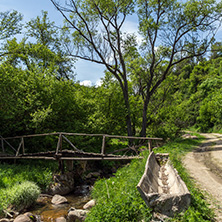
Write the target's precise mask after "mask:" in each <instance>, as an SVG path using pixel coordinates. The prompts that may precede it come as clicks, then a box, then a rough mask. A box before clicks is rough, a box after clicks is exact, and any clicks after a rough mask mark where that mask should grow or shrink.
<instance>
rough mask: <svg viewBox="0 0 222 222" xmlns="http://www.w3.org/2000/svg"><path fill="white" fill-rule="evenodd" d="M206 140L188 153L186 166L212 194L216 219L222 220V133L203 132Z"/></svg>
mask: <svg viewBox="0 0 222 222" xmlns="http://www.w3.org/2000/svg"><path fill="white" fill-rule="evenodd" d="M201 135H203V136H205V138H206V139H205V140H204V141H203V142H202V144H201V146H200V147H198V148H197V149H196V150H195V151H194V152H191V153H188V154H187V155H186V157H185V159H184V166H185V167H186V168H187V170H188V171H189V172H190V175H191V176H192V177H193V178H194V180H195V181H196V182H197V184H198V186H199V187H200V188H201V189H202V190H205V191H206V192H207V193H208V194H209V195H210V196H209V200H210V203H211V205H212V207H213V208H214V209H215V213H216V216H217V217H216V220H217V221H222V134H216V133H209V134H206V133H205V134H204V133H203V134H201Z"/></svg>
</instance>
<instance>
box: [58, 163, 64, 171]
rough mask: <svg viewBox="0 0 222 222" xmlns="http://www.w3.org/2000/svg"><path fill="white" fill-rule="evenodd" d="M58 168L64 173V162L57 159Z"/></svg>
mask: <svg viewBox="0 0 222 222" xmlns="http://www.w3.org/2000/svg"><path fill="white" fill-rule="evenodd" d="M59 170H60V171H61V173H62V174H64V162H63V160H59Z"/></svg>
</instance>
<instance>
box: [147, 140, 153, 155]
mask: <svg viewBox="0 0 222 222" xmlns="http://www.w3.org/2000/svg"><path fill="white" fill-rule="evenodd" d="M148 147H149V152H150V153H151V152H152V140H149V141H148Z"/></svg>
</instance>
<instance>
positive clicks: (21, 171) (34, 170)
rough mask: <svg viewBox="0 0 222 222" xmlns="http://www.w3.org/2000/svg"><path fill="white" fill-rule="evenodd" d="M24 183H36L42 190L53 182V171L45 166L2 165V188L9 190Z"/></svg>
mask: <svg viewBox="0 0 222 222" xmlns="http://www.w3.org/2000/svg"><path fill="white" fill-rule="evenodd" d="M23 181H32V182H35V183H36V184H37V185H38V186H39V187H40V188H41V189H42V190H45V189H47V187H48V185H49V184H50V183H51V182H52V169H50V168H47V167H44V164H42V163H41V164H39V165H38V164H33V163H32V164H31V163H30V164H28V165H23V164H17V165H9V164H0V188H9V187H12V186H13V185H14V184H16V183H21V182H23Z"/></svg>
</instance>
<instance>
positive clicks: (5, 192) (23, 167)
mask: <svg viewBox="0 0 222 222" xmlns="http://www.w3.org/2000/svg"><path fill="white" fill-rule="evenodd" d="M52 172H53V167H46V166H44V164H42V163H41V162H39V161H35V162H34V161H33V162H26V164H7V163H0V215H2V212H3V209H6V208H7V207H9V206H14V208H15V209H16V210H21V209H22V208H26V207H28V206H30V205H31V204H32V203H33V202H34V201H35V200H36V199H37V197H38V195H39V194H40V191H44V190H45V189H46V188H47V186H48V185H49V184H50V183H51V181H52Z"/></svg>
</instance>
